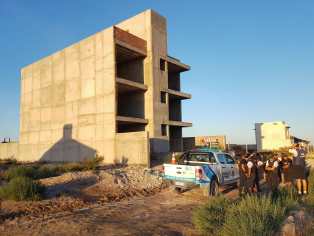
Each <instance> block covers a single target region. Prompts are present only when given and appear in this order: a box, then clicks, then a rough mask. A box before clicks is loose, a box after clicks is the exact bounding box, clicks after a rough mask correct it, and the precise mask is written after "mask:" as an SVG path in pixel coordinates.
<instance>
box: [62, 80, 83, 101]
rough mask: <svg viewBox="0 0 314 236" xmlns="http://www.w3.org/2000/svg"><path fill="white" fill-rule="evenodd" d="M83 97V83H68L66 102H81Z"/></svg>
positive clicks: (75, 81) (74, 81)
mask: <svg viewBox="0 0 314 236" xmlns="http://www.w3.org/2000/svg"><path fill="white" fill-rule="evenodd" d="M80 97H81V83H80V80H78V79H74V80H73V79H72V80H67V81H66V89H65V101H66V102H72V101H76V100H79V99H80Z"/></svg>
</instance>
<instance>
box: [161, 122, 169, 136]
mask: <svg viewBox="0 0 314 236" xmlns="http://www.w3.org/2000/svg"><path fill="white" fill-rule="evenodd" d="M167 133H168V132H167V125H165V124H162V125H161V136H167Z"/></svg>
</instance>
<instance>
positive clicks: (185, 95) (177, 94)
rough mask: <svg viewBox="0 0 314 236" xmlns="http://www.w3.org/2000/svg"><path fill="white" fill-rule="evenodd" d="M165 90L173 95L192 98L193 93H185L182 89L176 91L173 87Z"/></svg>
mask: <svg viewBox="0 0 314 236" xmlns="http://www.w3.org/2000/svg"><path fill="white" fill-rule="evenodd" d="M165 92H167V93H169V94H171V95H173V96H176V97H180V98H181V99H191V98H192V95H191V94H189V93H184V92H181V91H175V90H172V89H166V90H165Z"/></svg>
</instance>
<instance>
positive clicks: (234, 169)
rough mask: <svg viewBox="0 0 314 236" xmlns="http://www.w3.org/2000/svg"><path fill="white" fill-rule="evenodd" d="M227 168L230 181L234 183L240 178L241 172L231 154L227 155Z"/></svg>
mask: <svg viewBox="0 0 314 236" xmlns="http://www.w3.org/2000/svg"><path fill="white" fill-rule="evenodd" d="M225 158H226V162H227V166H228V169H229V173H230V181H232V182H234V181H236V180H237V179H238V178H239V170H238V166H237V164H236V162H235V160H234V159H233V158H232V157H231V155H229V154H225Z"/></svg>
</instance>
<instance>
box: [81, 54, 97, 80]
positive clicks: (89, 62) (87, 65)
mask: <svg viewBox="0 0 314 236" xmlns="http://www.w3.org/2000/svg"><path fill="white" fill-rule="evenodd" d="M80 69H81V78H82V79H94V77H95V72H96V68H95V58H94V57H89V58H86V59H84V60H81V61H80Z"/></svg>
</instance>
